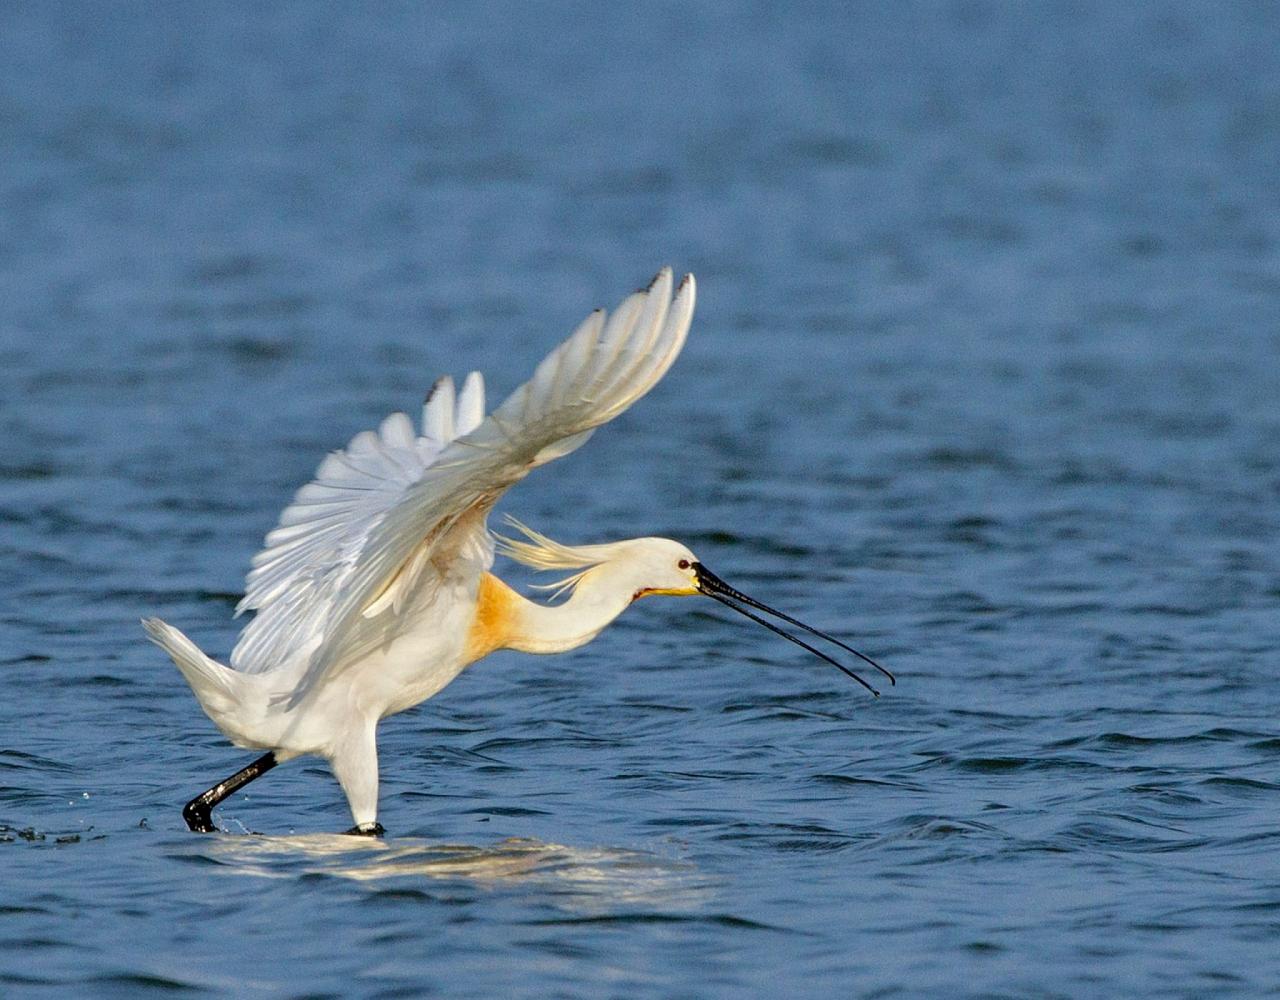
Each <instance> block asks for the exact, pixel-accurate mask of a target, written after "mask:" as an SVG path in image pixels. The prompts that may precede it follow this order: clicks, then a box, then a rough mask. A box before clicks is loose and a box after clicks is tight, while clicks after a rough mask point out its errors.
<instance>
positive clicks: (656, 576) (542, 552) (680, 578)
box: [497, 518, 895, 695]
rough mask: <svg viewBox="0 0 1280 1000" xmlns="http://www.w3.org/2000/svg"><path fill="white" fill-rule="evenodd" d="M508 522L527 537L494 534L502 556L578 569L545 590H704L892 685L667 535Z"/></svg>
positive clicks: (635, 595)
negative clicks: (545, 530)
mask: <svg viewBox="0 0 1280 1000" xmlns="http://www.w3.org/2000/svg"><path fill="white" fill-rule="evenodd" d="M507 520H508V523H510V524H511V525H512V526H513V527H515V528H516V529H517V530H519V531H520V532H521V534H523V535H524V536H525V537H524V539H523V540H521V539H513V538H504V537H502V536H498V537H497V540H498V544H499V549H500V551H502V552H503V553H504V554H505V555H508V556H510V557H511V558H513V559H515V560H516V561H517V562H521V563H524V564H525V565H526V566H532V567H533V568H535V569H575V570H577V572H575V573H573V574H572V575H571V576H569V577H567V578H565V579H563V580H560V581H557V582H556V583H553V584H546V585H543V589H547V590H551V591H553V592H554V594H561V593H564V592H565V591H573V592H574V593H575V594H579V593H582V592H583V591H584V590H590V591H593V592H596V593H613V594H619V595H621V594H629V595H630V596H631V601H632V602H634V601H636V600H637V599H639V598H641V597H648V596H651V595H659V594H665V595H667V596H671V597H692V596H693V595H695V594H702V595H704V596H706V597H710V598H712V599H713V600H716V601H719V602H720V603H721V604H723V605H725V606H726V607H730V608H732V609H733V610H734V611H736V612H738V614H740V615H744V616H745V617H747V618H750V619H751V620H752V621H753V622H755V623H756V624H758V625H762V626H764V627H765V628H767V629H769V630H770V631H771V632H776V633H777V634H778V635H780V636H782V637H783V638H784V639H789V640H790V641H791V642H794V643H795V644H796V645H797V646H801V647H802V648H804V649H806V650H808V651H809V652H810V653H812V654H813V655H814V656H817V657H819V658H820V659H823V660H826V661H827V662H828V663H830V664H832V665H833V666H835V667H836V668H837V669H839V670H841V671H843V672H844V673H845V674H847V675H848V676H850V677H852V678H853V679H854V680H855V681H857V682H858V683H859V684H861V685H862V686H863V687H865V688H866V689H867V690H868V691H870V692H871V693H872V694H876V695H878V694H879V693H880V692H879V691H877V690H876V689H875V688H874V687H872V686H871V685H870V684H868V683H867V682H866V681H865V680H863V679H862V678H861V677H860V676H858V675H857V674H856V673H854V672H853V671H852V670H850V669H849V668H848V667H846V666H845V665H844V664H843V663H840V662H839V661H838V660H836V659H834V658H833V657H830V656H828V655H827V654H826V653H824V652H822V651H820V650H818V649H815V648H814V647H813V646H812V645H811V644H810V643H808V642H806V641H805V640H803V639H801V638H799V637H798V636H795V635H792V634H791V633H790V632H788V631H786V630H785V629H782V628H779V627H778V626H777V625H774V624H773V623H772V622H768V621H765V619H763V618H761V617H760V616H759V615H758V614H755V611H763V612H764V613H766V614H769V615H773V617H775V618H777V619H780V620H781V621H784V622H787V623H788V624H790V625H794V626H795V627H796V628H799V629H802V630H804V631H805V632H808V633H809V634H810V635H814V636H817V637H818V638H820V639H824V640H826V641H827V642H830V643H831V644H832V645H834V646H837V647H839V648H840V649H842V650H844V651H845V652H847V653H851V654H852V655H854V656H856V657H857V658H858V659H860V660H862V661H863V662H864V663H866V664H868V665H869V666H871V667H874V668H875V669H876V670H878V671H880V673H882V674H884V676H885V677H887V678H888V679H889V683H890V684H892V683H895V681H894V677H893V674H891V673H889V671H887V670H885V669H884V667H882V666H880V664H878V663H876V662H875V661H874V660H872V659H871V658H870V657H868V656H864V655H863V654H862V653H859V652H858V651H857V650H856V649H854V648H853V647H852V646H849V645H847V644H846V643H844V642H841V641H840V640H839V639H837V638H835V637H834V636H831V635H828V634H827V633H826V632H820V631H819V630H818V629H816V628H813V627H812V626H809V625H806V624H805V623H804V622H802V621H799V620H798V619H795V618H792V617H791V616H790V615H786V614H783V613H782V612H781V611H778V610H776V609H775V608H771V607H769V605H767V604H762V603H761V602H760V601H757V600H756V599H755V598H753V597H748V596H747V595H746V594H744V593H742V591H740V590H737V589H735V588H733V587H731V586H729V584H727V583H725V582H724V581H723V580H721V579H720V577H718V576H716V575H715V574H714V573H712V572H711V571H710V570H709V569H707V567H706V566H704V565H703V564H702V563H701V562H700V561H699V560H698V557H697V556H695V555H694V554H693V553H692V552H691V551H690V550H689V549H688V548H687V547H685V546H684V545H681V544H680V543H679V542H676V541H672V540H671V539H670V538H632V539H628V540H627V541H623V542H611V543H607V544H604V545H577V546H569V545H562V544H561V543H559V542H555V541H552V540H551V539H550V538H547V537H546V536H545V535H542V534H539V533H538V532H536V531H534V530H533V529H532V528H529V527H527V526H525V525H523V524H521V523H520V522H519V521H516V520H515V519H514V518H508V519H507ZM553 596H554V595H553ZM751 609H755V610H754V611H753V610H751Z"/></svg>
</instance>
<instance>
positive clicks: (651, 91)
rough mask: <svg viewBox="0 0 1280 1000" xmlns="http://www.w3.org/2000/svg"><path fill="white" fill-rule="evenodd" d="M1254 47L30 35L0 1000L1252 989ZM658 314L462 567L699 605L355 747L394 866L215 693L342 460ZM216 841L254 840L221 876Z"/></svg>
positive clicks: (1257, 764) (689, 8)
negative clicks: (496, 566) (689, 593)
mask: <svg viewBox="0 0 1280 1000" xmlns="http://www.w3.org/2000/svg"><path fill="white" fill-rule="evenodd" d="M1277 53H1280V14H1278V13H1277V10H1276V8H1275V7H1273V6H1271V5H1265V4H1232V3H1226V2H1223V3H1215V4H1212V5H1210V4H1196V3H1185V4H1168V3H1163V4H1150V5H1147V4H1143V5H1139V4H1123V5H1122V4H1110V3H1105V2H1099V3H1070V4H1066V3H1040V4H1030V3H1028V4H1018V5H1013V4H995V3H991V4H988V3H967V2H966V3H914V4H909V3H894V4H884V5H879V4H877V5H872V4H865V5H857V6H855V7H853V9H852V10H846V9H844V8H843V7H834V6H833V7H811V6H807V5H806V6H803V7H798V8H795V7H791V6H786V5H776V6H774V5H766V4H749V5H748V4H743V5H734V6H725V7H719V6H712V5H670V6H659V5H643V6H635V7H626V8H624V7H623V6H622V5H604V4H600V5H580V6H572V7H564V8H562V7H559V6H557V7H550V6H547V7H543V6H528V5H509V6H496V7H488V6H486V7H485V8H483V10H482V9H480V8H479V7H472V6H470V5H454V6H438V5H422V6H421V7H419V6H418V5H390V4H388V5H377V6H367V5H361V6H358V7H357V6H350V7H336V6H320V5H313V4H302V3H294V4H288V3H286V4H273V5H266V6H264V7H263V9H259V6H258V5H248V4H245V5H209V6H191V7H181V6H176V5H127V6H123V7H120V6H111V5H89V6H85V5H73V4H66V5H59V4H26V5H19V4H13V5H6V7H5V11H4V14H3V17H2V18H0V150H2V155H0V431H2V433H3V447H2V448H0V580H3V583H4V586H3V587H0V623H2V627H0V994H3V995H5V996H24V995H28V994H49V995H94V996H122V997H124V996H128V997H133V996H137V995H141V994H143V993H145V994H147V995H154V996H163V995H167V994H170V993H172V994H178V993H182V994H184V995H211V996H262V997H277V996H278V997H323V996H339V995H341V996H352V995H354V996H383V997H391V996H429V995H439V996H449V997H476V998H489V997H494V996H508V997H573V996H583V997H627V998H635V997H663V998H669V997H699V998H702V997H712V998H731V997H735V998H736V997H741V996H744V995H757V996H772V995H779V996H813V997H819V996H821V997H829V996H860V997H861V996H865V997H890V996H984V997H986V996H1018V997H1023V996H1036V997H1090V996H1096V997H1112V996H1152V997H1174V996H1181V997H1208V996H1242V997H1244V996H1249V997H1252V996H1258V995H1261V994H1263V993H1265V992H1274V991H1276V990H1277V989H1280V948H1278V947H1277V942H1278V941H1280V864H1277V861H1276V855H1277V849H1280V820H1278V817H1280V775H1278V773H1277V772H1278V769H1280V721H1277V720H1278V717H1280V713H1278V709H1280V693H1278V690H1280V689H1278V688H1277V684H1276V681H1275V677H1276V673H1277V658H1278V654H1277V650H1280V616H1278V615H1277V609H1278V607H1280V548H1278V546H1277V542H1278V541H1280V451H1278V446H1277V442H1280V410H1278V409H1277V406H1276V400H1277V398H1280V362H1278V361H1277V357H1278V356H1280V170H1278V169H1277V164H1280V56H1278V55H1277ZM666 262H671V263H672V264H674V265H675V266H676V267H677V268H679V269H682V270H692V271H694V272H696V273H697V275H698V277H699V280H700V291H701V295H700V298H701V301H700V305H699V312H698V315H697V317H696V320H695V325H694V330H693V333H692V334H691V335H690V339H689V343H688V347H687V349H686V351H685V353H684V356H683V357H682V358H681V360H680V361H679V363H678V364H677V365H676V367H675V368H674V369H673V371H672V372H671V374H670V375H669V376H668V377H667V379H666V380H665V381H664V382H663V383H662V384H661V385H659V386H658V388H657V389H656V390H655V391H654V392H653V393H652V395H651V396H650V397H648V398H647V399H646V400H644V401H643V402H642V403H641V404H640V405H638V406H637V407H636V408H635V409H634V410H632V411H631V412H629V413H627V414H626V415H625V416H623V417H622V418H621V419H619V420H618V421H617V422H616V423H615V424H613V425H611V426H610V427H608V428H606V429H604V430H602V431H601V432H600V433H599V434H598V435H597V436H596V438H595V439H594V440H593V441H592V442H591V444H590V445H589V446H588V447H586V448H584V449H583V450H582V451H581V452H579V453H577V454H575V455H574V456H572V457H570V458H568V459H566V460H565V461H563V462H560V463H557V464H556V465H555V466H553V467H550V468H547V469H545V470H541V471H540V472H539V473H538V474H537V475H535V476H533V477H531V478H530V479H529V480H528V481H527V482H526V483H524V484H522V485H521V486H520V487H519V489H518V490H516V491H514V492H513V493H512V494H511V495H510V496H509V497H508V498H507V500H506V501H505V502H504V504H503V507H502V509H503V510H509V511H511V512H513V513H516V514H518V515H519V516H520V517H521V518H522V519H524V520H526V521H528V522H529V523H531V524H533V525H534V526H536V527H538V528H541V529H542V530H544V531H546V532H548V533H549V534H551V535H553V536H555V537H559V538H562V539H563V540H565V541H568V542H587V541H596V540H607V539H612V538H618V537H625V536H628V535H633V534H666V535H670V536H672V537H676V538H679V539H681V540H683V541H685V542H686V543H687V544H689V545H690V546H691V547H692V548H693V549H694V550H695V552H697V553H698V555H699V556H700V557H701V558H702V559H703V560H704V561H705V562H706V563H707V565H708V566H710V567H711V568H713V569H714V570H715V571H716V572H717V573H719V574H720V575H722V576H724V577H725V578H726V579H728V580H730V581H731V582H734V583H736V584H737V585H738V586H740V587H742V588H743V589H745V590H747V591H748V592H750V593H756V594H758V596H760V597H761V598H762V599H764V600H767V601H770V602H771V603H776V604H777V605H779V606H782V607H784V608H786V609H788V610H790V611H792V612H793V613H795V614H797V615H799V616H801V617H803V618H805V619H807V620H810V621H812V622H813V623H814V624H816V625H819V626H821V627H826V628H830V629H832V630H836V631H839V632H840V633H841V634H843V635H846V636H848V637H850V638H852V639H854V640H856V642H857V643H858V644H859V645H860V646H861V647H862V648H864V649H865V650H866V651H867V652H868V653H870V654H872V655H874V656H876V657H877V658H879V659H880V660H882V661H883V662H884V663H886V664H887V665H888V666H890V667H891V668H892V669H894V670H895V671H896V672H897V673H898V675H899V678H900V683H899V685H898V686H897V687H896V688H893V689H889V690H886V692H885V695H884V697H882V698H881V699H879V700H878V701H875V700H872V699H871V698H870V697H868V696H867V695H866V693H865V692H864V691H862V690H861V689H859V688H857V687H856V686H855V685H853V684H851V683H850V682H849V681H848V680H847V679H845V678H843V677H841V676H840V675H839V674H838V673H837V672H836V671H834V670H831V669H830V668H828V667H826V666H824V665H822V664H820V663H817V662H815V661H811V660H809V659H807V658H806V657H805V656H804V654H803V653H802V652H801V651H799V650H795V649H794V648H793V647H790V646H788V645H787V644H785V643H783V642H781V641H780V640H777V639H775V638H774V637H771V636H769V635H767V634H765V633H763V632H759V631H757V630H756V629H754V628H753V627H752V626H751V625H750V624H749V623H747V622H745V621H742V620H741V619H734V618H731V617H729V616H728V615H727V614H726V613H722V612H723V609H721V608H720V607H719V606H717V605H715V604H713V603H712V602H710V601H696V600H692V599H690V600H686V601H676V600H666V601H664V600H660V599H654V600H652V601H647V602H644V603H642V604H641V605H639V606H637V607H636V608H634V609H632V610H631V611H629V612H628V613H627V614H626V615H625V616H624V617H623V618H622V619H621V620H620V621H619V622H618V623H617V624H616V625H615V626H614V627H613V628H611V629H610V630H609V631H607V632H606V633H605V634H604V635H603V636H602V637H601V638H600V639H599V640H597V641H596V642H595V643H593V644H592V645H590V646H588V647H586V648H584V649H582V650H579V651H577V652H575V653H572V654H569V655H565V656H560V657H554V658H534V657H522V656H518V655H515V654H500V655H496V656H494V657H492V658H491V659H489V660H487V661H485V662H484V663H482V664H480V665H478V666H476V667H475V668H473V669H472V670H471V671H469V672H468V673H467V674H465V675H464V676H463V677H462V678H460V679H459V680H458V681H457V682H455V683H454V684H453V685H452V686H451V687H449V688H448V689H447V690H446V691H445V692H443V693H442V694H441V695H440V696H439V697H437V698H436V699H434V700H433V701H431V702H429V703H428V704H426V705H424V706H422V707H421V708H419V709H416V710H414V711H412V712H410V713H407V714H405V715H402V716H398V717H396V718H394V719H392V720H389V721H388V722H387V723H386V724H384V726H383V727H382V735H381V755H382V779H383V796H382V810H381V817H380V818H381V819H382V821H383V823H384V824H385V825H386V826H387V828H388V830H389V831H390V833H389V835H388V837H387V838H386V839H385V840H383V841H381V842H372V843H371V842H364V841H353V840H352V839H350V838H340V837H337V836H334V835H333V832H334V831H337V830H341V829H344V828H345V827H346V826H347V825H348V824H349V816H348V815H347V812H346V806H345V802H344V801H343V799H342V796H341V794H340V792H339V790H338V788H337V785H336V783H334V782H333V780H332V779H331V777H330V776H329V774H328V772H327V769H326V767H325V766H324V765H323V764H322V763H320V762H316V761H298V762H294V763H292V764H290V765H288V766H285V767H282V768H280V769H278V770H277V771H274V772H272V773H271V774H270V775H269V776H267V777H264V778H263V779H262V780H261V781H260V782H258V783H256V784H254V785H252V786H250V787H249V789H248V790H247V794H245V795H240V796H237V797H235V798H234V799H232V800H230V801H228V802H227V803H226V804H225V805H224V806H223V807H222V808H221V809H220V810H219V812H218V813H217V814H216V815H217V817H218V819H219V821H220V823H221V824H222V826H223V827H224V829H225V831H226V832H224V833H222V834H218V835H213V836H205V837H200V836H196V835H192V834H189V833H187V832H186V830H185V829H184V827H183V824H182V821H181V818H180V816H179V808H180V806H181V804H182V803H183V802H184V801H186V799H187V798H189V797H190V796H191V795H193V794H195V793H196V792H198V791H200V790H202V789H203V788H205V787H206V786H207V785H209V784H210V783H212V782H213V781H214V780H216V779H218V778H221V777H224V776H225V775H227V774H229V773H230V772H231V771H232V770H234V769H236V768H238V767H240V766H241V765H242V764H243V763H245V762H246V761H247V759H248V756H247V755H246V754H245V753H244V752H243V751H238V750H236V749H234V748H232V747H230V746H229V745H228V744H227V742H226V741H225V740H224V739H223V738H222V737H221V736H220V735H219V734H218V733H217V732H216V731H215V730H214V728H213V726H212V725H211V724H210V723H209V722H208V720H207V719H205V718H204V716H203V715H202V714H201V713H200V711H199V709H198V708H197V706H196V704H195V701H194V699H193V698H192V696H191V694H190V692H189V691H188V690H187V688H186V685H185V684H184V682H183V681H182V679H181V677H180V676H179V675H178V673H177V672H176V671H175V670H174V669H173V667H172V665H171V664H169V663H168V662H167V660H165V659H164V657H163V656H162V655H161V654H160V653H159V652H158V651H157V650H155V649H154V648H153V647H151V646H150V645H148V644H147V643H146V642H145V641H144V639H143V636H142V633H141V630H140V629H139V628H138V625H137V620H138V618H139V617H140V616H142V615H144V614H158V615H160V616H162V617H164V618H166V619H168V620H170V621H172V622H174V623H175V624H177V625H179V626H180V627H182V628H183V629H185V630H187V631H188V632H190V633H191V634H192V635H193V637H195V638H196V639H197V640H198V641H199V642H201V643H202V644H203V645H204V646H205V648H206V649H208V650H209V651H210V652H211V653H213V654H214V655H219V656H225V655H226V653H227V651H228V650H229V649H230V648H231V646H232V644H233V642H234V638H235V634H236V625H235V624H234V623H232V622H231V620H230V614H231V610H232V607H233V605H234V603H235V601H236V600H237V598H238V595H239V594H240V593H241V588H242V581H243V574H244V572H245V570H246V568H247V566H248V560H249V558H250V556H251V555H252V553H253V552H254V550H255V548H256V546H257V544H258V542H259V540H260V538H261V536H262V534H263V533H264V532H265V531H266V530H268V529H269V528H270V527H271V525H272V524H273V522H274V520H275V517H276V515H277V513H278V511H279V509H280V508H281V507H282V505H283V504H284V503H285V502H286V501H287V500H288V498H289V497H290V496H291V495H292V492H293V490H294V489H296V488H297V487H298V486H299V485H300V484H301V483H302V482H304V481H305V480H306V479H307V477H308V476H309V474H310V472H311V471H312V469H313V468H314V467H315V465H316V464H317V462H318V461H319V459H320V458H321V457H322V456H323V455H324V453H325V452H326V451H328V450H330V449H332V448H335V447H338V446H340V445H341V444H343V443H344V442H345V441H346V440H347V439H348V438H349V437H350V436H351V435H352V434H354V433H355V432H357V431H359V430H362V429H364V428H367V427H370V426H373V425H375V424H376V422H377V421H378V420H379V419H380V418H381V417H382V416H383V415H384V414H385V413H387V412H389V411H391V410H393V409H400V408H407V409H413V408H416V406H417V405H418V403H419V402H420V399H421V394H422V392H423V390H424V389H425V388H426V387H427V386H429V385H430V384H431V382H432V381H433V380H434V378H435V377H436V376H437V375H438V374H440V373H441V372H444V371H449V372H453V373H455V374H462V373H464V372H465V371H467V370H469V369H470V368H473V367H475V368H481V369H483V370H484V371H485V372H486V373H487V375H488V376H489V380H490V385H491V389H492V392H493V394H494V395H495V396H499V397H500V396H501V395H502V394H503V393H504V392H505V391H509V390H510V389H511V388H513V387H514V386H515V385H517V384H518V383H519V382H520V381H522V380H523V378H524V377H526V376H527V375H528V373H529V372H530V371H531V370H532V367H533V365H534V364H535V363H536V362H537V361H538V360H539V359H540V358H541V356H542V355H543V353H544V352H545V351H547V350H548V349H550V348H551V347H552V346H554V344H556V343H557V342H558V340H559V339H560V338H561V337H562V336H563V335H565V334H567V333H568V331H569V330H570V329H571V327H572V326H573V325H574V324H575V323H576V322H577V321H578V320H579V319H580V318H581V317H582V316H583V315H584V314H585V313H586V312H587V311H588V310H589V309H590V308H592V307H594V306H597V305H606V306H607V305H611V304H612V303H613V302H615V301H616V300H617V299H618V298H619V297H620V296H621V295H622V294H624V293H626V292H627V291H628V290H630V289H631V288H633V287H634V286H636V285H637V284H640V283H642V282H644V281H646V280H647V279H648V277H649V275H650V274H651V273H652V272H653V271H654V270H655V269H656V268H657V267H658V266H659V265H660V264H662V263H666ZM249 831H256V832H258V833H259V834H261V836H250V835H248V832H249Z"/></svg>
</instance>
